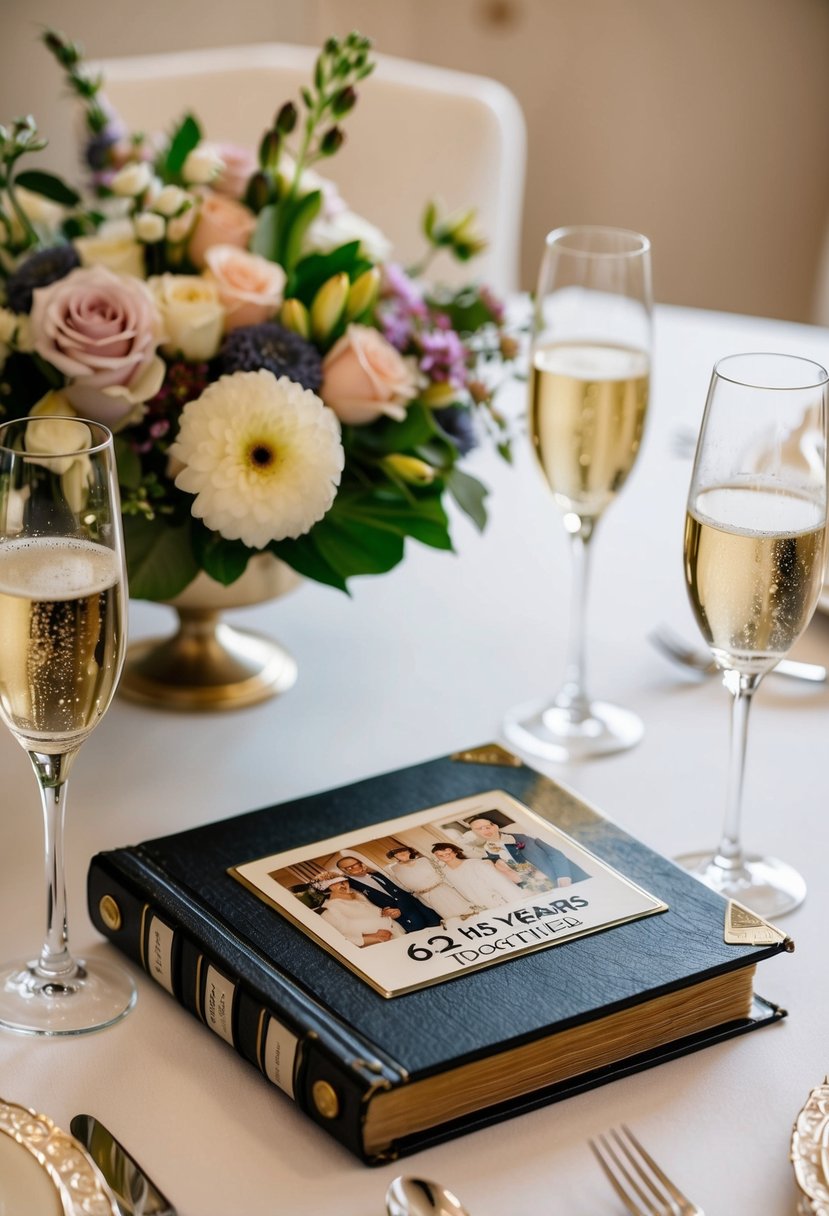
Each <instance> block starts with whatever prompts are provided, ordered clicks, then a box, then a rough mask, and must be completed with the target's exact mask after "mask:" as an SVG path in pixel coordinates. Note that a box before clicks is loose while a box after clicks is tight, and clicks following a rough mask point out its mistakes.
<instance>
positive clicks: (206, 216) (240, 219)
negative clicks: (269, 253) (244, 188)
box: [187, 193, 256, 270]
mask: <svg viewBox="0 0 829 1216" xmlns="http://www.w3.org/2000/svg"><path fill="white" fill-rule="evenodd" d="M255 227H256V216H255V215H254V214H253V212H252V211H251V210H250V209H249V208H248V207H245V206H244V204H242V203H238V202H237V201H236V199H233V198H226V197H225V196H224V195H222V194H213V193H211V194H206V195H205V196H204V198H203V199H202V200H201V204H200V206H199V210H198V218H197V219H196V223H195V226H194V228H193V235H192V236H191V237H190V242H189V244H188V246H187V253H188V255H189V257H190V261H191V262H192V263H193V265H194V266H198V267H199V269H200V270H203V269H204V267H205V265H206V264H207V251H208V249H210V248H211V247H212V246H214V245H232V246H233V247H234V248H235V249H247V247H248V242H249V241H250V238H251V237H252V236H253V230H254V228H255Z"/></svg>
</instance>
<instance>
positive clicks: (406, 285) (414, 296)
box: [382, 262, 426, 317]
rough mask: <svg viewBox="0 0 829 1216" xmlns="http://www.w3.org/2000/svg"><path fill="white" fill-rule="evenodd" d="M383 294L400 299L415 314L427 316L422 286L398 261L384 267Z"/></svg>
mask: <svg viewBox="0 0 829 1216" xmlns="http://www.w3.org/2000/svg"><path fill="white" fill-rule="evenodd" d="M382 295H383V298H388V297H390V298H393V299H396V300H398V301H399V302H400V304H402V305H403V306H404V307H405V309H406V311H407V312H410V313H412V314H413V315H414V316H418V317H425V316H426V304H425V302H424V300H423V293H422V291H421V290H420V287H419V286H418V284H417V283H416V282H415V281H414V279H410V278H409V276H408V275H407V274H406V272H405V270H404V269H403V267H402V266H398V265H397V263H396V262H389V264H388V265H386V266H384V267H383V290H382Z"/></svg>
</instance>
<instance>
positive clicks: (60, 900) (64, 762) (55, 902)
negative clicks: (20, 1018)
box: [29, 752, 77, 980]
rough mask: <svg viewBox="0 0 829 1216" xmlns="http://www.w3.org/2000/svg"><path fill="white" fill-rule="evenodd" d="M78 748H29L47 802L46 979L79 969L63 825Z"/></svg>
mask: <svg viewBox="0 0 829 1216" xmlns="http://www.w3.org/2000/svg"><path fill="white" fill-rule="evenodd" d="M76 755H77V752H66V753H65V754H62V755H57V756H50V755H45V754H44V753H43V752H29V759H30V760H31V762H32V766H33V768H34V770H35V775H36V776H37V783H38V788H39V789H40V800H41V804H42V806H43V833H44V845H45V851H44V860H45V863H46V890H47V903H46V937H45V939H44V942H43V947H42V949H41V951H40V958H39V959H38V961H37V963H36V965H35V971H36V972H37V974H38V975H40V976H41V977H42V978H43V979H56V980H57V979H60V980H65V979H67V978H69V977H71V976H72V975H74V974H75V973H76V971H77V964H76V963H75V961H74V959H73V958H72V956H71V954H70V953H69V938H68V931H67V921H66V876H65V873H64V857H63V825H64V818H65V813H66V791H67V784H66V779H67V777H68V775H69V769H70V767H71V765H72V761H73V760H74V759H75V756H76Z"/></svg>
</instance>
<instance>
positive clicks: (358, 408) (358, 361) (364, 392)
mask: <svg viewBox="0 0 829 1216" xmlns="http://www.w3.org/2000/svg"><path fill="white" fill-rule="evenodd" d="M322 373H323V380H322V388H321V389H320V396H321V397H322V399H323V401H324V402H325V404H326V405H330V407H331V409H332V410H333V411H334V413H335V414H336V415H337V417H338V418H339V420H340V422H345V423H348V424H350V425H351V426H365V425H366V424H367V423H369V422H374V421H375V420H376V419H377V418H379V417H380V416H381V414H387V415H388V417H389V418H394V419H395V420H396V421H397V422H402V421H403V419H404V418H405V417H406V406H407V404H408V403H409V402H410V401H411V400H412V398H413V397H414V396H415V394H416V393H417V387H418V385H417V373H416V371H415V369H414V366H413V364H412V363H411V362H410V361H408V360H406V359H404V358H403V356H402V355H401V354H400V353H399V352H398V351H396V350H395V349H394V347H393V346H392V345H391V343H390V342H387V341H386V339H385V338H384V337H383V335H382V334H380V333H378V332H377V330H376V329H371V328H369V326H367V325H349V326H348V328H347V329H346V331H345V333H344V334H343V336H342V337H341V338H340V340H339V341H338V342H335V343H334V345H333V346H332V347H331V349H330V351H329V352H328V354H327V355H326V356H325V358H324V359H323V363H322Z"/></svg>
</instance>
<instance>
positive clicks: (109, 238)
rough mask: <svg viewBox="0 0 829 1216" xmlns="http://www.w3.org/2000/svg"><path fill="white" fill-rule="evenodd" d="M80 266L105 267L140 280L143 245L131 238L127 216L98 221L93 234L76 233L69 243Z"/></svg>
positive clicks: (131, 228)
mask: <svg viewBox="0 0 829 1216" xmlns="http://www.w3.org/2000/svg"><path fill="white" fill-rule="evenodd" d="M73 244H74V246H75V249H76V250H77V251H78V257H79V258H80V259H81V265H82V266H86V267H90V266H105V267H106V268H107V270H112V271H114V273H115V274H127V275H131V276H132V277H133V278H134V279H143V278H144V277H145V275H146V273H147V272H146V270H145V269H144V248H143V246H142V245H141V244H140V242H138V241H137V240H136V239H135V230H134V229H133V226H132V223H131V222H130V221H129V220H128V219H124V220H110V221H109V222H108V223H105V224H102V225H101V227H100V228H99V229H98V231H97V233H96V234H95V236H78V237H76V238H75V240H74V242H73Z"/></svg>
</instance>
